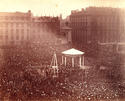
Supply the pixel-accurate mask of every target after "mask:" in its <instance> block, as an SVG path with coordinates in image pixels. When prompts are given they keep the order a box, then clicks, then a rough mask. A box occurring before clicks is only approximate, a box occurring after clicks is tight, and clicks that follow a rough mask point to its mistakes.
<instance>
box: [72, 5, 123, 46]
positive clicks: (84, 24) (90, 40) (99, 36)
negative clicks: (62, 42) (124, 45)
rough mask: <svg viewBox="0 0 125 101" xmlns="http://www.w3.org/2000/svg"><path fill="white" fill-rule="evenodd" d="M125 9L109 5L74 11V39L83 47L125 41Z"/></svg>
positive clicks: (75, 42) (74, 42)
mask: <svg viewBox="0 0 125 101" xmlns="http://www.w3.org/2000/svg"><path fill="white" fill-rule="evenodd" d="M124 16H125V10H124V9H120V8H109V7H89V8H86V9H82V10H81V11H77V10H76V11H72V12H71V15H70V21H71V28H72V41H73V44H74V45H77V46H79V47H80V48H83V47H85V46H87V45H88V44H95V43H118V42H124V41H125V20H124Z"/></svg>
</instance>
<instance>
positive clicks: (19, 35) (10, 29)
mask: <svg viewBox="0 0 125 101" xmlns="http://www.w3.org/2000/svg"><path fill="white" fill-rule="evenodd" d="M31 17H32V14H31V12H30V11H28V12H27V13H22V12H14V13H10V12H0V45H10V44H20V43H23V42H24V41H28V40H29V34H30V23H31V20H32V18H31Z"/></svg>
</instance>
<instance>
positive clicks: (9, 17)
mask: <svg viewBox="0 0 125 101" xmlns="http://www.w3.org/2000/svg"><path fill="white" fill-rule="evenodd" d="M29 19H30V18H29V17H20V16H0V20H29Z"/></svg>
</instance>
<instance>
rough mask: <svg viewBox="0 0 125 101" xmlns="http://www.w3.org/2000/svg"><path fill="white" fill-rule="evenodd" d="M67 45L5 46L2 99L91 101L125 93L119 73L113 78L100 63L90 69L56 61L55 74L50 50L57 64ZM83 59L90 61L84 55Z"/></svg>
mask: <svg viewBox="0 0 125 101" xmlns="http://www.w3.org/2000/svg"><path fill="white" fill-rule="evenodd" d="M67 48H68V47H67V46H65V47H64V46H62V47H61V46H58V47H57V46H40V45H30V46H28V47H27V48H24V47H17V48H15V49H13V48H12V49H11V48H10V49H5V50H4V51H3V56H1V57H2V59H0V61H1V73H0V74H1V75H0V76H1V78H0V92H1V93H0V95H1V99H3V98H4V97H6V96H7V97H8V98H9V99H11V100H12V101H14V100H15V101H28V100H33V99H34V100H36V99H38V100H39V99H54V101H61V100H62V101H70V100H71V101H84V100H85V101H93V100H100V99H108V100H110V99H116V98H121V97H124V96H125V84H124V82H121V81H120V79H119V76H117V77H114V80H113V81H112V78H113V76H112V75H111V74H110V73H109V71H108V70H100V69H99V68H98V67H99V66H95V65H92V68H90V69H86V70H82V69H80V68H79V67H71V65H68V66H64V65H60V64H59V71H58V73H57V74H56V77H55V76H54V72H53V69H52V68H51V66H50V63H51V60H52V56H53V53H54V51H56V53H57V58H58V63H61V54H60V52H61V51H63V50H64V49H67ZM86 61H88V62H90V61H91V60H90V59H89V58H88V59H87V58H86ZM69 64H70V63H69ZM112 72H113V71H112ZM114 73H115V72H113V73H112V74H114ZM117 75H119V74H117ZM19 99H20V100H19ZM58 99H61V100H58ZM40 101H42V100H40ZM43 101H45V100H43ZM47 101H49V100H47Z"/></svg>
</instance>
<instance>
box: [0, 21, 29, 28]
mask: <svg viewBox="0 0 125 101" xmlns="http://www.w3.org/2000/svg"><path fill="white" fill-rule="evenodd" d="M26 26H29V23H16V22H15V23H0V27H26Z"/></svg>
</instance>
